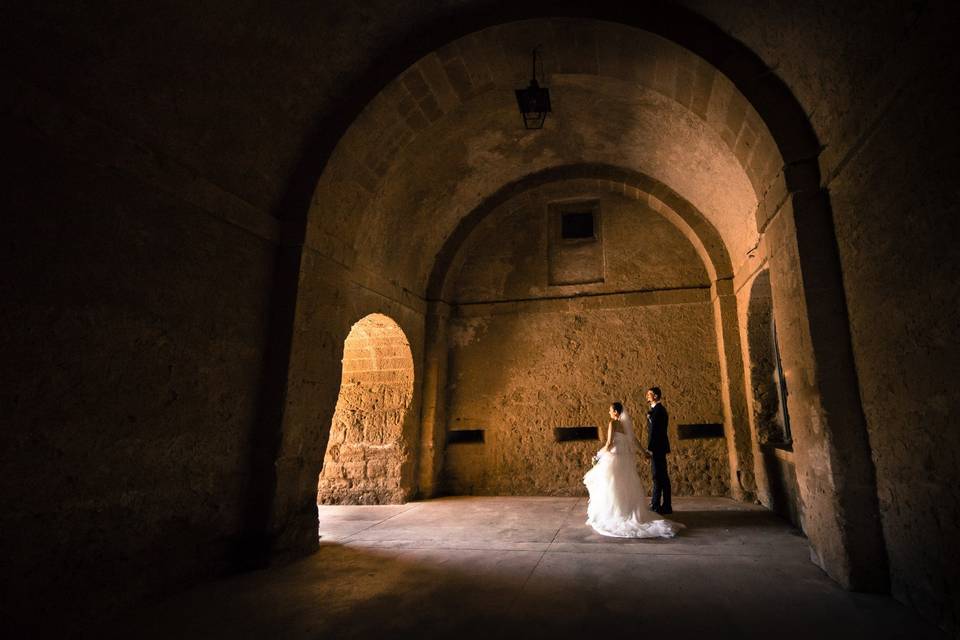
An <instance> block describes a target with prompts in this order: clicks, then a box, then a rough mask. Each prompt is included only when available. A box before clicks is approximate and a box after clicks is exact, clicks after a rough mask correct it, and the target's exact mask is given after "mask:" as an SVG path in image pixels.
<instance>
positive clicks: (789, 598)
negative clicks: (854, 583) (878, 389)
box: [116, 497, 946, 640]
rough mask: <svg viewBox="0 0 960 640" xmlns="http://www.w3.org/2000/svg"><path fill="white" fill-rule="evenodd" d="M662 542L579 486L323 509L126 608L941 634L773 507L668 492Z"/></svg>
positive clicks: (512, 633)
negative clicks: (619, 526)
mask: <svg viewBox="0 0 960 640" xmlns="http://www.w3.org/2000/svg"><path fill="white" fill-rule="evenodd" d="M674 508H675V509H676V511H675V513H674V516H673V518H674V519H675V520H678V521H680V522H683V523H684V524H686V525H687V527H688V528H687V529H686V530H685V531H684V532H683V533H682V534H681V536H680V537H678V538H675V539H672V540H622V539H614V538H605V537H602V536H599V535H597V534H595V533H594V532H593V530H592V529H590V528H589V527H587V526H586V525H585V524H584V519H585V517H586V499H585V498H520V497H500V498H483V497H470V498H445V499H440V500H431V501H426V502H414V503H409V504H405V505H396V506H324V507H320V535H321V548H320V551H319V552H318V553H317V554H315V555H314V556H312V557H310V558H307V559H305V560H302V561H300V562H297V563H295V564H292V565H288V566H285V567H280V568H275V569H268V570H265V571H260V572H255V573H251V574H247V575H243V576H238V577H236V578H232V579H229V580H224V581H221V582H217V583H214V584H210V585H206V586H203V587H200V588H197V589H194V590H192V591H189V592H186V593H183V594H181V595H178V596H177V597H175V598H172V599H170V600H167V601H166V602H163V603H160V604H158V605H154V606H152V607H149V608H146V609H143V610H141V611H139V612H136V613H134V614H131V615H130V616H128V617H127V618H126V619H125V620H122V621H120V622H119V623H118V626H117V629H116V635H117V636H125V637H140V638H380V639H382V638H394V637H399V636H401V635H403V636H411V637H418V638H432V637H437V638H440V637H449V638H458V639H459V638H481V637H483V638H490V637H493V638H495V639H496V638H511V637H523V638H525V639H526V638H569V637H576V638H588V637H596V636H597V635H598V634H605V633H609V634H618V637H619V635H621V634H622V635H623V637H625V638H627V637H629V638H644V639H647V640H649V639H651V638H659V637H669V638H698V639H701V640H702V639H703V638H705V637H711V638H727V637H731V638H733V637H736V638H738V639H745V638H764V639H766V640H769V639H770V638H778V639H779V638H804V640H811V639H813V638H817V637H820V636H822V635H823V634H825V633H830V634H831V637H832V636H833V634H836V635H837V637H844V636H846V637H849V638H871V639H874V640H875V639H879V638H908V637H909V638H942V637H946V636H944V635H942V634H940V632H938V631H937V630H936V629H934V628H932V627H931V626H930V625H929V624H927V623H925V622H923V621H922V620H921V619H920V618H918V617H917V616H916V615H915V614H914V613H913V612H912V611H911V610H909V609H907V608H906V607H904V606H902V605H901V604H899V603H898V602H896V601H895V600H893V599H892V598H890V597H887V596H873V595H865V594H854V593H848V592H845V591H843V590H842V589H840V588H839V587H837V586H836V585H835V584H834V583H833V582H832V581H831V580H830V579H829V578H827V577H826V575H824V574H823V573H822V572H821V571H820V570H819V569H818V568H817V567H816V566H814V565H813V564H811V563H810V561H809V552H808V549H807V544H806V539H805V538H804V537H803V536H802V534H800V533H799V532H798V531H797V530H796V529H793V528H792V527H790V526H789V525H788V524H787V523H786V522H785V521H783V520H781V519H779V518H778V517H776V516H774V515H773V514H771V513H769V512H768V511H766V510H764V509H762V508H759V507H754V506H751V505H743V504H739V503H735V502H733V501H730V500H726V499H721V498H710V499H705V498H686V499H678V500H676V503H675V505H674Z"/></svg>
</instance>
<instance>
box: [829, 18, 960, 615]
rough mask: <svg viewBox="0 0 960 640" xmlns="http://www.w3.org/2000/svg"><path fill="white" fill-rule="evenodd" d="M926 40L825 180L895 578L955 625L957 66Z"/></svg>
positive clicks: (905, 594) (958, 526) (959, 561)
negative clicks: (870, 124) (843, 162)
mask: <svg viewBox="0 0 960 640" xmlns="http://www.w3.org/2000/svg"><path fill="white" fill-rule="evenodd" d="M925 26H926V28H928V29H933V27H934V25H932V24H929V23H926V24H925ZM934 43H935V41H933V42H928V43H927V45H926V46H922V47H917V49H916V50H915V51H914V52H913V55H914V56H916V57H917V59H918V61H917V62H916V63H915V64H917V65H920V64H923V65H924V67H923V68H925V69H926V72H925V73H923V74H918V75H912V76H910V77H909V78H903V83H904V84H903V85H902V86H901V87H900V88H899V89H898V92H897V94H896V95H895V96H892V98H891V99H890V100H889V102H887V103H886V104H887V107H886V109H885V111H884V112H883V113H882V114H880V115H879V116H878V119H877V121H876V124H875V126H874V128H873V129H872V130H871V131H870V132H869V134H868V136H867V137H866V138H865V140H864V141H863V144H862V147H860V148H857V149H856V150H855V151H854V152H852V154H851V157H850V158H849V162H848V164H847V166H846V167H845V168H844V169H843V171H842V172H841V173H840V174H839V175H838V176H837V177H836V178H835V179H834V180H833V181H832V182H831V183H830V189H831V194H832V200H833V205H834V216H835V223H836V232H837V238H838V241H839V245H840V255H841V260H842V263H843V268H844V285H845V290H846V295H847V300H848V304H849V308H850V330H851V334H852V338H853V345H854V353H855V356H856V361H857V372H858V374H859V379H860V394H861V396H862V398H863V410H864V413H865V415H866V419H867V425H868V429H869V433H870V443H871V447H872V450H873V460H874V464H875V465H876V470H877V491H878V495H879V499H880V507H881V513H882V521H883V531H884V536H885V538H886V543H887V554H888V557H889V560H890V566H891V578H892V588H893V591H894V594H895V595H896V596H897V597H898V598H900V599H901V600H903V601H904V602H907V603H909V604H911V605H912V606H914V607H916V608H918V609H919V610H920V611H921V612H922V613H923V614H924V615H925V616H926V617H927V618H928V619H930V620H933V621H935V622H937V623H938V624H940V625H941V626H943V627H944V628H947V629H951V630H954V631H955V632H956V630H958V629H960V551H958V548H957V544H956V540H957V539H958V537H960V489H958V488H960V431H958V429H957V426H956V423H957V416H958V414H960V396H958V391H957V385H956V381H957V380H958V379H960V342H958V340H957V338H956V332H957V330H956V328H957V326H960V278H958V277H957V275H958V274H960V257H958V256H960V254H958V252H957V251H956V246H955V244H956V240H955V239H956V238H958V237H960V223H958V220H960V209H958V201H960V199H958V196H960V193H958V191H957V181H956V175H955V174H956V170H955V167H956V166H957V164H958V162H960V155H958V148H957V144H956V141H957V140H958V139H960V128H958V125H957V120H956V117H955V115H956V110H957V107H958V106H960V104H958V101H957V99H956V97H954V96H953V94H952V93H951V92H950V91H949V89H948V87H950V86H954V85H955V84H956V83H957V82H958V81H960V75H958V73H957V69H956V65H953V66H952V68H951V65H948V64H946V63H945V61H944V60H943V58H942V57H941V56H942V54H940V53H939V51H940V49H938V48H937V47H936V46H934ZM942 46H944V47H946V46H950V47H952V46H953V45H952V44H951V45H946V44H945V43H944V44H943V45H942ZM919 60H922V61H923V62H922V63H921V62H919Z"/></svg>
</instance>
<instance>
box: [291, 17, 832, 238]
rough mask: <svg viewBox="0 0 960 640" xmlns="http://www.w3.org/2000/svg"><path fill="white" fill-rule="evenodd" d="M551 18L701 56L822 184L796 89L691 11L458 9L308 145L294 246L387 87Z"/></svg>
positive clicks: (296, 188) (798, 175) (397, 53)
mask: <svg viewBox="0 0 960 640" xmlns="http://www.w3.org/2000/svg"><path fill="white" fill-rule="evenodd" d="M545 17H558V18H581V19H583V18H585V19H592V20H601V21H608V22H611V23H615V24H621V25H627V26H631V27H634V28H637V29H642V30H644V31H647V32H649V33H652V34H655V35H657V36H659V37H661V38H663V39H665V40H667V41H670V42H673V43H675V44H676V45H678V46H679V47H682V48H683V49H685V50H687V51H689V52H691V53H693V54H695V55H696V56H699V57H700V58H702V59H703V60H704V61H706V62H707V63H709V65H711V66H712V67H713V68H714V69H715V70H716V72H717V73H719V74H720V75H722V76H723V77H725V78H727V79H729V81H730V82H731V83H732V84H733V86H734V87H735V88H736V90H737V91H738V92H739V93H740V94H741V95H742V96H743V97H744V98H745V100H746V102H747V104H749V105H752V106H753V107H754V109H755V110H756V113H757V114H758V115H759V117H760V119H761V120H762V122H763V123H764V124H765V126H766V127H767V128H768V130H769V132H770V135H771V136H772V138H773V140H774V142H775V144H776V148H777V150H778V152H779V155H780V156H781V158H782V160H783V163H784V167H785V170H786V173H787V174H788V175H787V176H786V180H787V181H789V182H791V183H792V186H793V187H794V188H802V187H804V186H806V187H807V188H809V187H810V185H812V186H816V183H818V182H819V168H818V166H817V162H816V159H817V157H818V155H819V153H820V150H821V145H820V142H819V140H818V139H817V136H816V134H815V133H814V130H813V127H812V125H811V123H810V121H809V119H808V118H807V116H806V113H805V111H804V109H803V107H802V106H801V105H800V103H799V102H798V101H797V99H796V98H795V97H794V96H793V94H792V92H791V91H790V89H789V88H788V87H787V86H786V85H785V84H784V83H783V81H782V80H781V79H780V78H779V77H778V76H777V74H776V73H775V71H774V70H772V69H771V68H770V67H768V66H767V65H766V64H765V63H764V62H763V60H761V59H760V57H759V56H758V55H757V54H756V53H754V52H753V51H752V50H750V49H749V48H748V47H746V46H745V45H744V44H743V43H741V42H740V41H738V40H736V39H735V38H733V37H732V36H731V35H729V34H727V33H725V32H724V31H723V30H722V29H720V28H719V27H717V26H716V25H715V24H713V23H712V22H710V21H709V20H707V19H706V18H704V17H702V16H701V15H699V14H697V13H695V12H694V11H692V10H690V9H687V8H685V7H681V6H677V5H674V4H672V3H654V4H645V5H642V6H631V5H628V4H627V3H622V2H618V1H617V0H597V1H596V2H590V3H583V2H577V1H576V0H559V1H552V0H531V1H530V2H524V3H499V4H495V5H494V6H483V7H457V8H456V9H453V10H450V11H449V12H448V13H447V14H438V15H437V16H436V18H435V19H434V20H432V21H429V22H427V23H424V24H423V25H422V26H421V27H419V28H418V29H417V30H415V31H414V32H412V33H407V34H405V37H404V38H403V39H402V40H400V41H397V42H394V43H390V44H388V45H387V46H385V47H384V48H383V53H382V54H381V55H380V57H378V58H377V59H376V60H373V61H372V62H371V64H370V65H369V66H368V68H367V70H366V72H365V73H363V74H362V76H361V77H359V78H358V79H356V80H355V81H354V82H353V83H352V84H351V85H350V86H349V88H348V90H347V91H345V92H344V93H343V96H342V99H341V100H339V102H338V106H337V108H336V109H334V111H333V112H332V113H331V115H330V116H329V117H328V118H326V119H325V120H324V121H323V122H319V123H318V124H317V126H316V128H315V130H314V131H315V132H314V133H313V134H312V135H311V136H310V137H309V138H308V139H307V140H305V142H304V145H303V151H302V152H301V156H300V159H299V160H298V162H297V163H296V165H295V167H294V170H293V172H292V173H291V176H290V179H289V180H288V186H287V188H286V190H285V194H284V197H283V198H282V200H281V202H280V204H279V206H278V208H277V214H278V217H281V218H283V219H285V220H288V221H290V222H295V223H297V224H296V225H294V226H293V227H292V228H291V229H290V231H289V232H288V233H289V235H290V237H291V239H293V240H296V239H297V238H298V237H302V232H303V229H302V227H301V226H300V225H301V224H302V223H304V222H305V217H306V213H307V211H308V209H309V203H310V200H311V195H312V193H313V192H314V191H315V189H316V186H317V177H318V176H320V175H322V174H323V173H324V172H325V170H326V169H327V165H328V163H329V161H330V159H331V156H332V154H333V152H334V149H335V147H336V146H337V145H338V143H339V142H340V141H341V139H342V137H343V136H344V134H345V133H346V132H347V130H348V129H349V128H350V127H351V125H352V124H353V123H354V122H355V121H356V120H357V118H358V117H359V116H360V114H361V113H362V112H363V111H364V110H365V109H366V108H367V106H368V105H369V104H370V103H371V102H373V101H374V100H375V99H376V97H377V96H378V94H380V93H381V92H382V91H384V89H385V88H386V87H387V86H388V85H390V84H391V83H393V82H394V81H395V80H396V79H397V78H398V77H400V76H401V75H402V74H403V73H404V72H405V71H406V70H407V69H409V68H410V67H411V66H413V65H415V64H416V63H417V61H419V60H420V59H421V58H424V57H425V56H428V55H429V54H430V53H431V52H435V51H438V50H440V49H441V48H443V47H447V46H449V45H450V44H451V43H453V42H454V41H456V40H458V39H460V38H463V37H465V36H469V35H470V34H474V33H476V32H479V31H482V30H484V29H487V28H490V27H495V26H497V25H503V24H506V23H510V22H515V21H522V20H529V19H536V18H545ZM791 174H792V175H791ZM811 180H813V182H811Z"/></svg>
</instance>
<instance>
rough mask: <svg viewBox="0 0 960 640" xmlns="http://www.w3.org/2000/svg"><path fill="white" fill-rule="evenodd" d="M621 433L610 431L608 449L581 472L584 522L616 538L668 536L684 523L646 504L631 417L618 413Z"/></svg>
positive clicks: (675, 532) (597, 530)
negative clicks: (586, 497) (584, 491)
mask: <svg viewBox="0 0 960 640" xmlns="http://www.w3.org/2000/svg"><path fill="white" fill-rule="evenodd" d="M620 424H621V425H622V426H623V433H620V432H618V431H614V433H613V441H612V443H611V451H610V452H609V453H606V452H604V451H601V452H600V453H599V454H597V455H598V456H599V460H598V461H597V463H596V464H595V465H593V468H592V469H590V470H589V471H587V473H586V475H584V476H583V484H585V485H587V491H588V492H589V493H590V501H589V502H588V503H587V524H589V525H590V526H591V527H593V529H594V531H596V532H597V533H599V534H601V535H605V536H613V537H616V538H672V537H674V536H675V535H677V532H678V531H679V530H680V529H682V528H683V527H684V525H682V524H681V523H679V522H674V521H672V520H666V519H664V518H663V517H662V516H661V515H660V514H658V513H655V512H653V511H651V510H650V509H649V508H648V507H647V501H648V498H647V494H646V491H644V490H643V486H641V484H640V476H639V475H637V456H636V451H637V449H636V441H635V440H634V435H633V421H632V420H631V419H630V416H629V415H627V413H626V412H623V413H622V414H620Z"/></svg>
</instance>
